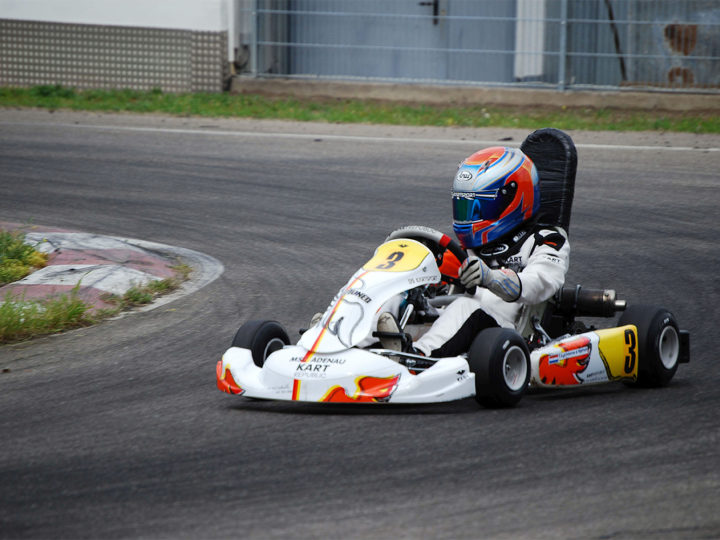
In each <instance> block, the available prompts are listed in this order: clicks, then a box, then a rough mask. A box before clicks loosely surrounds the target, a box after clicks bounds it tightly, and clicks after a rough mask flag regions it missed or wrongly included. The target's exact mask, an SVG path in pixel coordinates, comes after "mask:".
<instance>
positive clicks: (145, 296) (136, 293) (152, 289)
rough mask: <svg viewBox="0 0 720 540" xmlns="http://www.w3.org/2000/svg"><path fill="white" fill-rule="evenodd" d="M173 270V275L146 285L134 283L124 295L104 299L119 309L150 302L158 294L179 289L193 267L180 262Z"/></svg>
mask: <svg viewBox="0 0 720 540" xmlns="http://www.w3.org/2000/svg"><path fill="white" fill-rule="evenodd" d="M172 270H173V271H174V272H175V275H174V276H173V277H170V278H165V279H157V280H153V281H149V282H148V283H146V284H145V285H133V286H132V287H130V288H129V289H128V290H127V291H125V293H124V294H123V295H122V296H118V295H107V296H105V297H103V300H104V301H105V302H108V303H110V304H113V305H115V306H116V308H117V310H118V311H123V310H126V309H131V308H133V307H138V306H144V305H147V304H150V303H151V302H152V301H153V300H155V299H156V298H157V297H158V296H162V295H163V294H167V293H169V292H172V291H174V290H176V289H178V287H180V285H181V284H182V282H183V281H186V280H187V279H188V277H189V276H190V272H191V270H192V269H191V268H190V267H189V266H188V265H186V264H178V265H176V266H173V267H172Z"/></svg>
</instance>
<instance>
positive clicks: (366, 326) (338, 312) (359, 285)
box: [298, 239, 440, 354]
mask: <svg viewBox="0 0 720 540" xmlns="http://www.w3.org/2000/svg"><path fill="white" fill-rule="evenodd" d="M439 281H440V270H439V269H438V266H437V263H436V262H435V257H434V256H433V254H432V253H431V252H430V250H429V249H428V248H427V247H425V246H424V245H423V244H421V243H420V242H416V241H415V240H406V239H399V240H391V241H390V242H386V243H384V244H382V245H381V246H380V247H378V248H377V250H376V251H375V255H374V256H373V258H372V259H370V261H368V262H367V263H366V264H365V265H364V266H363V267H362V268H361V269H360V270H358V271H357V272H355V274H354V275H353V277H352V278H350V281H348V282H347V284H346V285H345V286H344V287H343V288H342V289H340V291H339V292H338V294H337V295H336V296H335V298H334V299H333V301H332V303H331V304H330V306H329V307H328V308H327V310H326V311H325V313H324V314H323V317H322V319H321V320H320V321H319V322H318V323H317V324H316V325H315V326H313V327H312V328H310V329H309V330H308V331H307V332H305V333H304V334H303V336H302V338H301V339H300V341H299V342H298V345H299V346H301V347H303V348H305V349H306V350H308V351H314V352H315V353H321V354H325V353H335V352H338V351H342V350H345V349H349V348H351V347H354V346H356V345H358V344H359V343H360V342H361V341H363V340H364V339H365V338H367V337H369V336H370V335H371V334H372V332H373V331H374V330H375V328H374V323H375V318H374V315H375V313H377V311H378V310H379V309H380V308H381V307H382V305H383V304H384V303H385V302H387V301H388V300H390V299H391V298H392V297H394V296H395V295H397V294H399V293H401V292H403V291H406V290H408V289H412V288H414V287H418V286H420V285H428V284H431V283H438V282H439Z"/></svg>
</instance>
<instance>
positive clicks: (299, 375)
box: [218, 345, 475, 403]
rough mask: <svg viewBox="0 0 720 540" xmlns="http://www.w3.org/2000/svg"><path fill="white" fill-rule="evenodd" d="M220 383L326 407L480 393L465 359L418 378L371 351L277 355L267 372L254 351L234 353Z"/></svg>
mask: <svg viewBox="0 0 720 540" xmlns="http://www.w3.org/2000/svg"><path fill="white" fill-rule="evenodd" d="M218 380H220V381H231V382H232V385H233V386H232V391H231V392H230V393H233V394H239V395H243V396H246V397H253V398H261V399H279V400H288V401H312V402H324V403H435V402H442V401H453V400H457V399H463V398H466V397H470V396H472V395H474V393H475V376H474V375H473V374H472V373H471V372H470V369H469V367H468V363H467V361H466V360H465V359H464V358H463V357H461V356H457V357H452V358H443V359H441V360H438V362H437V363H436V364H435V365H433V366H432V367H430V368H429V369H427V370H425V371H423V372H422V373H419V374H417V375H414V374H412V373H410V371H409V370H408V369H407V368H406V367H405V366H403V365H401V364H398V363H397V362H394V361H393V360H391V359H389V358H386V357H385V356H382V355H380V354H376V353H374V352H372V351H369V350H365V349H348V350H345V351H342V352H339V353H333V354H315V355H312V356H311V357H308V354H307V351H306V350H305V349H303V348H302V347H299V346H297V345H291V346H288V347H285V348H284V349H281V350H279V351H276V352H274V353H273V354H271V355H270V356H269V357H268V359H267V360H266V361H265V365H264V366H263V367H262V368H259V367H257V366H256V365H255V364H254V363H253V360H252V355H251V353H250V351H249V350H248V349H241V348H238V347H231V348H230V349H228V350H227V351H226V352H225V354H224V355H223V358H222V360H221V362H220V365H219V366H218ZM226 391H227V390H226Z"/></svg>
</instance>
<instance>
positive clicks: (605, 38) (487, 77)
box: [241, 0, 720, 92]
mask: <svg viewBox="0 0 720 540" xmlns="http://www.w3.org/2000/svg"><path fill="white" fill-rule="evenodd" d="M241 11H242V12H243V13H242V15H243V17H244V18H246V20H249V22H250V24H249V27H250V29H251V31H250V33H249V35H250V37H249V43H248V48H249V61H248V63H247V66H246V67H245V69H246V71H247V72H249V73H251V74H252V75H255V76H258V77H285V78H287V77H290V78H313V79H345V80H357V79H361V80H377V81H393V82H433V83H437V82H440V83H443V84H464V85H468V84H470V85H473V84H478V85H484V86H487V85H500V86H530V87H553V88H558V89H566V88H577V89H580V88H621V87H631V88H642V89H649V88H650V89H665V90H679V91H692V92H700V91H702V92H720V1H719V0H246V1H245V2H244V7H241Z"/></svg>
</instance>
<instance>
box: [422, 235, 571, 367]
mask: <svg viewBox="0 0 720 540" xmlns="http://www.w3.org/2000/svg"><path fill="white" fill-rule="evenodd" d="M513 240H514V243H513V245H512V246H508V245H506V244H498V245H495V246H494V247H493V249H492V253H489V252H488V251H489V250H481V251H480V252H479V253H477V255H478V256H480V258H481V259H482V260H483V261H484V262H485V263H486V264H487V265H488V266H489V267H490V268H501V267H504V268H509V269H511V270H513V271H514V272H516V273H517V276H518V277H519V278H520V286H521V288H520V294H519V296H518V297H517V299H516V300H514V301H511V302H507V301H505V300H502V299H501V298H500V297H498V296H496V295H495V294H494V293H493V292H491V291H490V290H489V289H486V288H481V287H478V288H477V290H476V292H475V294H474V295H473V296H469V295H468V296H465V297H461V298H458V299H457V300H454V301H453V302H452V303H451V304H450V305H449V306H448V307H447V308H445V310H444V311H443V312H442V313H441V315H440V317H439V318H438V319H437V320H436V321H435V322H434V323H433V325H432V327H431V328H430V329H429V330H428V331H427V332H426V333H425V334H424V335H422V336H421V337H420V338H419V339H418V340H417V341H416V342H415V343H414V346H415V349H416V350H418V351H420V352H422V353H423V354H425V355H426V356H434V357H445V356H457V355H458V354H462V353H464V352H467V351H468V349H469V348H470V345H471V343H472V340H473V339H474V338H475V336H476V335H477V334H478V332H480V330H483V329H485V328H489V327H493V326H502V327H505V328H515V329H518V328H517V327H516V325H517V323H518V322H519V319H520V315H521V311H522V308H523V306H526V305H529V306H532V305H535V304H539V303H541V302H544V301H546V300H548V299H549V298H551V297H552V296H553V295H554V294H555V293H556V292H557V291H558V290H560V288H561V287H562V286H563V283H564V282H565V274H566V273H567V270H568V266H569V264H570V243H569V242H568V238H567V233H566V232H565V231H564V230H563V229H561V228H560V227H536V228H535V229H531V230H529V231H527V230H526V231H522V232H520V233H518V234H517V235H515V237H514V238H513Z"/></svg>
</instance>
